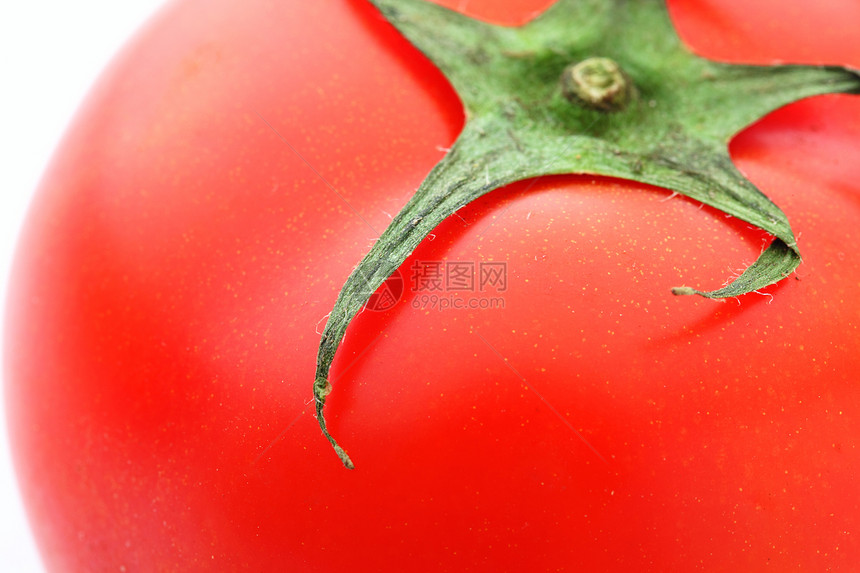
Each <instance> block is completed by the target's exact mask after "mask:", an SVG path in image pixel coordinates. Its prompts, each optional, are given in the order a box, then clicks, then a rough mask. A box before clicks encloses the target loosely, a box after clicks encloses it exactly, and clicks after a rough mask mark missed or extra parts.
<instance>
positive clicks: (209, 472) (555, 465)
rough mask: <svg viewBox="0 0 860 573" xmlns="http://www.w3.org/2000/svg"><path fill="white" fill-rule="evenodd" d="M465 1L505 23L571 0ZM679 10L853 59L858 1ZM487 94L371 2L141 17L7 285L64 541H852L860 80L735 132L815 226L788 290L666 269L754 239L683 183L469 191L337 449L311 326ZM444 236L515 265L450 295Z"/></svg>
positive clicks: (39, 448)
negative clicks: (315, 386)
mask: <svg viewBox="0 0 860 573" xmlns="http://www.w3.org/2000/svg"><path fill="white" fill-rule="evenodd" d="M445 3H446V4H447V5H449V6H451V7H459V8H462V9H464V10H466V11H467V12H468V13H470V14H471V15H474V16H476V17H484V18H487V19H490V20H492V21H495V22H501V23H508V24H514V23H522V22H524V21H526V20H527V19H528V18H530V17H531V16H533V15H534V14H535V13H536V12H537V11H539V10H540V9H543V8H545V7H546V6H547V5H548V4H550V3H551V2H549V1H547V0H516V1H515V0H508V1H500V0H492V1H490V0H485V1H483V2H478V1H477V0H473V1H472V2H464V1H458V0H448V1H447V2H445ZM671 9H672V15H673V17H674V18H675V19H676V21H677V23H678V26H679V29H680V33H681V35H682V37H683V38H685V40H686V41H687V42H688V43H690V45H691V46H692V47H693V48H695V49H696V50H697V51H699V52H700V53H703V54H704V55H707V56H712V57H715V58H719V59H723V60H729V61H753V62H767V61H770V60H772V59H781V60H793V61H800V62H810V63H815V62H825V61H826V62H829V63H838V64H844V65H851V66H854V67H860V39H858V36H857V34H856V25H855V24H856V22H857V21H860V14H858V9H860V8H858V4H857V2H856V1H855V0H832V1H830V2H816V3H814V4H813V3H805V4H804V6H803V8H802V9H801V8H791V7H786V6H785V5H784V3H783V2H780V1H779V0H769V1H768V2H756V3H752V4H751V3H749V2H745V1H740V0H738V1H733V0H697V1H690V2H673V3H672V5H671ZM461 125H462V114H461V108H460V105H459V101H458V99H457V97H456V95H455V94H454V93H453V92H452V90H451V89H450V88H449V86H448V85H447V84H446V82H445V80H444V79H443V77H442V76H441V75H440V74H439V73H438V72H437V71H436V70H435V69H434V68H433V67H432V66H431V65H430V64H429V63H428V62H427V61H426V60H425V59H424V58H423V57H422V56H421V55H419V54H418V53H417V52H416V51H415V50H414V49H413V48H412V47H411V46H410V45H409V44H408V43H407V42H406V41H405V40H403V39H402V38H401V37H400V36H399V35H398V34H397V33H396V32H395V31H394V30H393V29H392V28H391V27H390V26H389V25H388V24H387V23H386V22H384V20H383V19H382V18H381V17H380V16H379V15H378V13H377V12H376V11H375V10H374V9H373V8H372V7H371V6H370V5H369V4H368V3H366V2H364V1H361V0H354V1H340V0H326V1H320V2H300V1H292V2H263V1H258V0H249V1H243V2H238V1H235V0H232V1H228V0H223V1H219V2H212V1H205V2H204V1H202V0H178V1H176V2H174V3H172V4H170V5H169V7H168V8H167V9H166V10H164V11H163V12H162V13H161V14H160V16H159V17H158V18H156V19H155V21H153V22H152V23H150V25H149V26H148V27H147V28H146V29H145V30H144V31H143V32H142V33H141V34H139V35H138V36H137V37H136V39H135V40H134V41H133V42H132V43H131V44H130V45H129V47H128V48H127V49H126V50H125V51H124V52H123V53H122V55H121V57H120V58H119V59H118V60H117V62H116V63H115V64H114V65H113V67H112V68H111V69H110V70H109V71H108V72H107V74H106V75H105V76H104V79H103V80H102V81H101V82H100V83H99V84H98V85H97V86H96V88H95V89H94V91H93V92H92V94H91V96H90V97H89V99H88V101H87V103H86V105H85V106H84V107H83V109H82V110H81V111H80V113H79V115H78V117H77V121H76V123H75V124H74V126H73V128H72V129H71V131H70V132H69V134H68V136H67V138H66V139H65V141H64V143H63V145H62V147H61V149H60V151H59V153H58V155H57V156H56V159H55V160H54V162H53V163H52V165H51V167H50V168H49V170H48V172H47V174H46V176H45V179H44V181H43V183H42V185H41V189H40V190H39V193H38V196H37V198H36V200H35V203H34V205H33V207H32V210H31V214H30V217H29V221H28V223H27V226H26V229H25V232H24V234H23V237H22V239H21V243H20V250H19V256H18V258H17V263H16V267H15V270H14V276H13V281H12V285H11V297H10V301H9V319H8V324H7V328H8V337H7V340H8V346H7V348H6V352H7V364H6V369H7V374H8V376H7V378H8V381H9V382H8V385H7V388H6V392H7V403H8V407H9V418H10V426H11V427H10V431H11V435H12V439H13V441H14V443H13V446H14V451H15V456H16V463H17V469H18V471H19V473H20V478H21V482H22V484H23V494H24V497H25V499H26V503H27V505H28V508H29V512H30V515H31V518H32V521H33V524H34V528H35V531H36V536H37V539H38V543H39V545H40V547H41V551H42V553H43V555H44V558H45V562H46V564H47V565H48V567H49V569H50V570H52V571H123V570H125V571H182V572H188V571H209V570H222V571H321V572H322V571H326V572H331V571H336V572H341V571H374V572H375V571H406V570H408V571H494V572H499V571H517V572H519V571H583V570H587V571H608V570H619V571H639V570H643V571H644V570H654V571H690V570H706V571H758V570H761V569H763V568H764V567H765V566H771V567H772V569H773V570H775V571H786V570H789V569H801V570H810V571H823V570H829V569H833V570H837V569H839V570H848V569H850V568H852V567H854V566H852V565H851V563H854V564H855V566H856V563H858V562H860V541H858V533H860V531H858V530H860V527H858V526H860V501H858V499H860V498H858V496H857V483H856V478H857V475H858V471H860V452H859V451H858V439H860V385H858V377H860V376H858V373H860V332H858V328H860V326H858V325H860V318H858V317H860V299H858V296H857V289H858V286H860V265H858V260H857V254H856V247H855V245H856V244H857V242H858V240H860V237H858V234H860V231H858V229H860V202H858V198H860V136H858V134H860V98H857V97H852V96H831V97H821V98H816V99H813V100H808V101H805V102H801V103H798V104H794V105H791V106H789V107H787V108H785V109H783V110H780V111H778V112H776V113H774V114H772V115H771V116H769V117H768V118H766V119H765V120H763V121H761V122H760V123H758V124H756V125H755V126H754V127H753V128H751V129H749V130H747V131H745V132H744V133H743V134H741V135H740V136H739V137H738V138H736V140H735V141H734V143H733V147H732V152H733V154H734V157H735V159H736V161H737V164H738V165H739V166H740V168H741V169H742V170H743V171H744V172H745V173H746V174H748V175H749V176H750V178H751V179H752V180H753V181H754V182H755V183H756V184H757V185H759V187H760V188H761V189H763V190H764V191H765V192H766V193H767V194H768V195H770V196H771V197H772V198H773V199H774V200H775V202H776V203H777V204H778V205H780V206H781V207H782V208H783V209H784V211H785V212H786V213H787V214H788V216H789V218H790V220H791V221H792V223H793V227H794V229H795V231H796V232H797V233H798V234H799V238H800V243H799V244H800V247H801V251H802V253H803V255H804V257H805V259H804V263H803V265H802V266H801V267H800V269H799V270H798V272H797V274H796V276H794V277H791V278H789V279H787V280H785V281H783V282H782V283H780V284H779V285H777V286H776V287H774V288H771V289H768V290H767V291H766V292H764V293H762V294H750V295H747V296H744V297H742V298H741V299H739V300H729V301H726V302H722V303H720V302H713V301H708V300H693V299H691V298H680V299H679V298H674V297H672V296H671V294H670V293H669V289H670V288H671V287H673V286H678V285H680V284H694V285H701V286H705V287H711V286H718V285H719V284H720V283H721V282H722V281H724V280H725V278H726V277H727V276H728V275H729V274H731V273H732V272H733V271H734V270H736V269H739V268H741V265H742V263H748V262H750V261H751V260H752V259H753V258H754V257H755V256H756V255H757V254H758V253H759V252H760V249H761V248H762V244H763V240H764V239H765V237H764V236H763V234H762V233H760V232H759V231H757V230H754V229H750V228H748V227H747V226H746V225H745V224H742V223H738V222H737V221H736V220H734V219H729V218H726V217H725V216H723V215H722V214H721V213H719V212H716V211H714V210H711V209H709V208H701V207H700V205H698V204H697V203H695V202H693V201H689V200H686V199H684V198H680V197H674V196H671V195H670V193H669V192H667V191H665V190H661V189H656V188H652V187H647V186H644V185H639V184H633V183H628V182H625V181H619V180H611V179H605V178H594V177H585V176H569V177H552V178H543V179H540V180H538V181H536V182H535V181H532V182H524V183H521V184H517V185H513V186H511V187H509V188H506V189H503V190H499V191H497V192H494V193H492V194H490V195H488V196H486V197H485V198H483V199H481V200H479V201H477V202H475V203H473V204H471V205H469V206H467V207H466V208H464V209H462V210H460V211H459V213H458V215H459V216H455V217H451V218H450V219H449V220H447V221H446V222H445V223H444V224H443V225H441V226H440V227H439V228H438V229H437V230H436V231H435V232H434V234H433V235H432V236H431V237H429V238H428V240H426V241H425V242H424V243H423V244H422V245H420V246H419V248H418V249H417V250H416V252H415V253H414V254H413V256H412V257H411V258H410V260H409V261H407V263H406V264H405V265H404V266H403V267H402V269H401V273H402V276H403V277H404V279H405V285H406V288H405V289H404V290H405V292H404V293H403V295H402V297H401V298H400V300H399V302H398V303H397V304H396V305H395V306H394V307H393V308H391V309H389V310H386V311H383V312H372V311H366V312H364V313H363V314H361V315H360V316H359V317H358V318H357V320H356V321H355V322H354V323H353V324H352V325H351V327H350V330H349V331H348V333H347V337H346V339H345V343H344V346H343V347H342V348H341V349H340V352H339V354H338V356H337V358H336V360H335V364H334V367H333V369H332V377H333V382H334V392H333V393H332V394H331V396H330V397H329V399H328V403H327V406H326V411H327V417H328V422H329V428H330V429H331V430H332V433H333V434H334V435H336V436H337V437H338V439H339V440H340V441H341V443H343V444H344V446H345V447H346V448H347V449H348V450H349V452H350V454H351V455H352V456H353V458H354V460H355V461H356V464H357V466H358V468H357V469H356V470H355V471H354V472H350V471H347V470H345V469H344V468H343V467H342V466H341V464H340V462H339V461H338V460H337V458H336V457H335V455H334V454H333V453H332V451H331V448H330V447H329V444H328V443H327V442H326V441H325V440H324V439H323V437H322V436H321V435H320V431H319V428H318V426H317V423H316V420H315V419H314V416H313V405H312V404H311V403H310V402H311V399H312V393H311V389H312V383H313V373H314V366H315V357H316V348H317V345H318V343H319V335H318V333H319V331H320V328H321V324H323V321H324V318H325V317H326V314H327V313H328V311H329V310H330V309H331V307H332V304H333V302H334V299H335V296H336V294H337V292H338V290H339V287H340V285H341V284H342V283H343V281H344V280H345V278H346V277H347V275H348V274H349V272H350V270H351V269H352V268H353V267H354V265H355V264H356V263H357V261H358V260H359V259H360V258H361V256H362V255H363V253H364V252H366V250H367V249H368V247H369V245H370V244H371V243H372V241H373V239H374V238H375V236H376V233H377V232H378V231H381V230H382V229H383V228H384V227H385V225H386V224H387V223H388V221H389V216H390V214H393V213H395V212H397V211H398V209H399V208H400V207H401V206H402V205H403V204H404V203H405V202H406V200H407V198H408V197H409V195H410V193H411V192H412V191H413V190H414V189H415V188H416V187H417V186H418V184H419V183H420V181H421V180H422V179H423V178H424V176H425V175H426V174H427V172H428V171H429V170H430V169H431V167H432V166H433V165H434V164H435V163H436V162H437V161H438V160H439V159H440V158H441V157H442V154H443V149H444V148H446V147H447V146H449V145H450V144H451V142H452V141H453V140H454V138H455V137H456V135H457V133H458V130H459V129H460V127H461ZM427 262H430V263H439V264H440V265H441V266H439V268H440V269H448V268H451V267H454V266H456V264H459V263H466V264H469V263H472V264H474V265H475V268H476V269H477V268H480V265H481V263H487V262H504V263H505V265H506V267H505V268H504V269H503V270H504V278H505V279H506V285H505V287H506V288H504V289H502V288H501V286H502V285H501V284H499V283H495V284H488V285H485V286H486V287H487V288H486V289H485V290H484V291H481V290H480V288H479V286H480V285H478V286H475V287H473V289H472V290H471V291H468V290H467V291H458V292H453V291H452V290H451V289H446V288H445V285H444V284H443V285H442V290H441V291H440V292H435V294H436V295H437V297H439V298H437V299H436V301H437V307H436V308H430V307H428V306H427V304H425V303H430V302H432V298H431V297H430V294H431V292H430V291H428V290H422V289H419V288H417V287H418V282H417V279H416V277H414V276H413V275H414V274H415V273H414V272H413V270H412V269H413V267H415V266H416V264H417V265H418V267H419V268H423V267H422V265H423V264H424V263H427ZM449 286H450V285H449ZM490 299H493V300H495V301H496V302H494V303H492V304H491V303H490V302H487V301H488V300H490ZM442 300H445V301H448V302H447V303H448V304H450V301H452V300H460V301H464V303H466V304H467V306H475V307H477V308H461V309H448V310H445V311H440V310H438V305H439V304H442V303H441V302H440V301H442ZM461 304H462V303H461ZM488 306H493V308H482V307H488ZM416 307H418V308H416Z"/></svg>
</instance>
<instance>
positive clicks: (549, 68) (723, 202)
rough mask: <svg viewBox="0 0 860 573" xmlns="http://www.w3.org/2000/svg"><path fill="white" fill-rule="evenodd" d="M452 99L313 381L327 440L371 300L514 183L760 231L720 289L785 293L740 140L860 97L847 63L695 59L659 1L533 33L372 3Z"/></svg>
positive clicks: (784, 257) (775, 245) (542, 22)
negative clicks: (425, 246)
mask: <svg viewBox="0 0 860 573" xmlns="http://www.w3.org/2000/svg"><path fill="white" fill-rule="evenodd" d="M371 2H372V3H373V4H374V5H375V6H376V7H377V8H378V9H379V10H380V12H381V13H382V14H383V15H384V16H385V17H386V18H387V19H388V20H389V21H390V22H391V23H392V24H393V25H394V26H395V27H396V28H397V29H398V30H399V31H400V32H401V33H402V34H403V35H404V36H406V38H408V39H409V40H410V41H411V42H412V44H413V45H414V46H415V47H416V48H417V49H419V50H420V51H422V52H423V53H424V54H425V55H426V56H427V57H428V58H430V60H432V61H433V62H434V64H435V65H436V66H437V67H438V68H439V69H440V70H441V71H442V72H443V73H444V74H445V76H446V77H447V79H448V80H449V81H450V82H451V84H452V85H453V87H454V88H455V90H456V91H457V93H458V95H459V96H460V99H461V101H462V103H463V107H464V110H465V113H466V123H465V125H464V127H463V130H462V132H461V133H460V135H459V137H458V139H457V141H456V142H455V144H454V145H453V147H452V148H451V150H450V152H448V154H447V155H446V156H445V157H444V158H443V159H442V161H440V162H439V163H438V164H437V165H436V167H434V168H433V170H432V171H431V172H430V173H429V174H428V176H427V178H426V179H425V180H424V182H423V183H422V184H421V186H420V187H419V189H418V191H417V192H416V193H415V195H414V196H413V197H412V199H411V200H410V201H409V202H408V203H407V204H406V206H405V207H404V208H403V210H402V211H401V212H400V213H399V214H398V215H397V216H395V217H394V219H393V220H392V222H391V224H390V225H389V227H388V228H387V229H386V230H385V231H384V232H383V234H382V235H381V236H380V238H379V239H378V240H377V242H376V244H374V246H373V247H372V248H371V250H370V252H369V253H368V254H367V255H366V256H365V258H364V259H363V260H362V261H361V262H360V263H359V264H358V266H357V267H356V269H355V270H354V271H353V273H352V274H351V275H350V276H349V278H348V279H347V281H346V283H345V284H344V286H343V289H342V290H341V292H340V294H339V295H338V298H337V301H336V302H335V306H334V308H333V309H332V312H331V314H330V316H329V319H328V322H327V323H326V326H325V330H324V331H323V334H322V339H321V341H320V347H319V353H318V356H317V371H316V377H315V382H314V398H315V402H316V414H317V418H318V420H319V423H320V427H321V429H322V431H323V434H324V435H325V436H326V438H327V439H328V440H329V441H330V442H331V444H332V446H333V447H334V448H335V451H336V452H337V454H338V456H339V457H340V458H341V460H342V461H343V463H344V465H346V466H347V467H349V468H352V467H353V465H352V461H351V460H350V459H349V457H348V456H347V455H346V452H345V451H344V450H343V449H342V448H341V447H340V446H339V445H338V444H337V442H336V441H335V440H334V438H333V437H332V436H331V434H330V433H329V432H328V430H327V428H326V423H325V418H324V416H323V409H324V405H325V400H326V397H327V396H328V394H329V392H330V391H331V384H330V383H329V369H330V367H331V363H332V360H333V359H334V355H335V353H336V351H337V349H338V347H339V346H340V343H341V340H342V339H343V336H344V333H345V332H346V329H347V326H348V325H349V323H350V322H351V321H352V319H353V318H354V317H355V315H356V314H357V313H358V312H359V311H361V309H362V308H363V307H364V305H365V304H366V303H367V301H368V299H369V297H370V295H371V294H372V293H373V292H374V291H375V290H376V289H377V288H378V287H379V286H380V285H381V284H382V283H383V281H385V279H386V278H388V277H389V276H390V275H391V274H392V273H393V272H394V271H395V270H396V269H397V268H398V267H399V266H400V265H401V264H402V263H403V261H404V260H405V259H406V258H407V257H408V256H409V254H410V253H411V252H412V251H413V250H414V249H415V247H417V246H418V244H419V243H420V242H421V241H422V240H423V239H424V238H425V237H426V236H427V235H428V234H429V233H430V232H431V231H432V230H433V229H434V228H435V227H436V226H437V225H438V224H439V223H440V222H441V221H443V220H444V219H445V218H447V217H448V216H449V215H451V214H452V213H454V211H456V210H457V209H459V208H460V207H462V206H463V205H466V204H467V203H469V202H471V201H473V200H474V199H476V198H478V197H480V196H481V195H484V194H485V193H489V192H490V191H493V190H494V189H498V188H500V187H502V186H504V185H507V184H509V183H513V182H515V181H520V180H523V179H528V178H533V177H540V176H544V175H553V174H567V173H588V174H594V175H606V176H612V177H619V178H624V179H630V180H634V181H639V182H643V183H648V184H651V185H656V186H660V187H664V188H666V189H670V190H672V191H674V192H677V193H679V194H682V195H686V196H688V197H691V198H693V199H695V200H697V201H700V202H702V203H704V204H707V205H710V206H712V207H714V208H716V209H719V210H721V211H723V212H725V213H726V214H729V215H732V216H734V217H737V218H739V219H742V220H744V221H746V222H748V223H750V224H752V225H754V226H756V227H759V228H761V229H763V230H765V231H767V232H768V233H770V234H771V235H773V237H774V239H773V241H772V242H771V244H770V246H769V247H768V248H767V249H766V250H765V251H764V252H763V253H762V254H761V256H760V257H759V259H758V260H757V261H756V262H754V263H753V264H752V265H750V266H749V268H747V269H746V271H745V272H743V273H742V274H741V275H740V276H739V277H737V278H736V279H734V280H733V281H732V282H731V283H729V284H728V285H727V286H724V287H722V288H720V289H717V290H713V291H704V290H698V289H695V288H692V287H678V288H676V289H673V290H672V292H673V293H674V294H676V295H689V294H696V295H700V296H704V297H707V298H727V297H735V296H739V295H742V294H745V293H748V292H752V291H755V290H758V289H761V288H763V287H765V286H768V285H770V284H773V283H775V282H778V281H780V280H782V279H783V278H785V277H786V276H788V275H789V274H790V273H792V272H793V271H794V270H795V269H796V268H797V266H798V264H800V253H799V252H798V250H797V245H796V242H795V238H794V234H793V232H792V229H791V227H790V225H789V223H788V220H787V218H786V216H785V215H784V214H783V212H782V211H781V210H780V209H779V208H778V207H777V206H776V205H774V204H773V203H772V202H771V201H770V200H769V199H768V198H767V197H766V196H764V195H763V194H762V193H761V192H760V191H759V190H758V189H756V187H755V186H754V185H753V184H752V183H751V182H749V181H748V180H747V179H746V178H745V177H744V176H743V175H742V174H741V173H740V172H739V171H738V170H737V169H736V168H735V166H734V165H733V164H732V161H731V159H730V157H729V152H728V142H729V140H730V139H731V138H732V136H734V135H735V134H736V133H738V132H739V131H740V130H742V129H743V128H745V127H747V126H748V125H750V124H752V123H753V122H755V121H756V120H758V119H760V118H761V117H763V116H764V115H766V114H767V113H769V112H771V111H773V110H775V109H777V108H779V107H782V106H784V105H786V104H788V103H791V102H794V101H797V100H799V99H803V98H806V97H810V96H815V95H820V94H826V93H860V75H858V73H857V72H856V71H854V70H850V69H847V68H842V67H838V66H795V65H780V66H746V65H730V64H722V63H717V62H712V61H709V60H706V59H703V58H699V57H697V56H695V55H694V54H692V53H691V52H690V51H689V50H687V49H686V48H685V47H684V46H683V44H682V43H681V41H680V40H679V38H678V36H677V34H676V33H675V30H674V27H673V26H672V23H671V21H670V19H669V16H668V13H667V11H666V8H665V5H664V3H663V1H662V0H638V1H636V2H630V1H628V0H559V2H557V3H556V4H555V5H553V6H552V7H551V8H550V9H549V10H547V11H546V12H545V13H544V14H542V15H541V16H539V17H538V18H537V19H535V20H534V21H532V22H530V23H528V24H526V25H525V26H522V27H517V28H509V27H503V26H495V25H491V24H487V23H484V22H481V21H478V20H475V19H472V18H468V17H466V16H463V15H461V14H459V13H456V12H453V11H451V10H448V9H445V8H442V7H440V6H438V5H436V4H432V3H430V2H428V1H426V0H371Z"/></svg>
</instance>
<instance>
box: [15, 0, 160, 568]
mask: <svg viewBox="0 0 860 573" xmlns="http://www.w3.org/2000/svg"><path fill="white" fill-rule="evenodd" d="M161 4H162V0H122V2H117V1H116V0H75V1H74V2H67V1H64V0H27V1H26V2H14V1H9V0H7V1H5V2H2V4H0V273H2V274H0V285H2V286H0V295H2V301H3V302H4V306H5V300H6V282H7V279H8V275H9V263H10V259H11V256H12V251H13V247H14V243H15V237H16V236H17V234H18V230H19V228H20V225H21V222H22V220H23V218H24V212H25V210H26V208H27V204H28V202H29V200H30V197H31V196H32V194H33V191H34V188H35V187H36V185H37V183H38V180H39V176H40V174H41V172H42V170H43V169H44V168H45V165H46V163H47V161H48V158H49V157H50V155H51V153H52V152H53V149H54V147H55V146H56V145H57V142H58V140H59V138H60V136H61V135H62V133H63V131H64V130H65V128H66V126H67V125H68V123H69V121H70V119H71V117H72V115H73V114H74V112H75V109H76V108H77V107H78V105H79V104H80V102H81V100H82V99H83V98H84V96H85V95H86V93H87V90H88V89H89V87H90V86H91V85H92V83H93V82H94V81H95V79H96V77H97V76H98V74H99V73H100V71H101V70H102V69H103V68H104V67H105V65H106V64H107V63H108V61H109V60H110V59H111V57H112V56H113V55H114V54H115V53H116V52H117V51H118V50H119V48H120V47H121V46H122V44H123V43H124V42H125V41H126V40H127V39H128V38H129V37H130V36H131V35H132V34H133V32H134V31H135V30H136V29H138V28H139V27H140V26H141V24H142V23H143V22H145V21H146V19H147V18H148V17H149V16H150V15H152V14H153V13H154V12H155V11H156V10H157V9H158V7H159V6H160V5H161ZM4 310H5V309H4ZM2 336H3V335H2V334H0V342H2ZM0 396H2V394H0ZM0 401H2V397H0ZM0 569H2V570H3V571H9V572H11V573H36V572H41V571H42V567H41V565H40V563H39V558H38V556H37V555H36V550H35V546H34V544H33V541H32V538H31V536H30V533H29V531H28V529H27V524H26V521H25V517H24V512H23V508H22V505H21V501H20V497H19V495H18V492H17V489H16V484H15V478H14V475H13V473H12V465H11V460H10V457H9V445H8V441H7V435H6V416H5V411H4V410H3V408H0Z"/></svg>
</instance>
